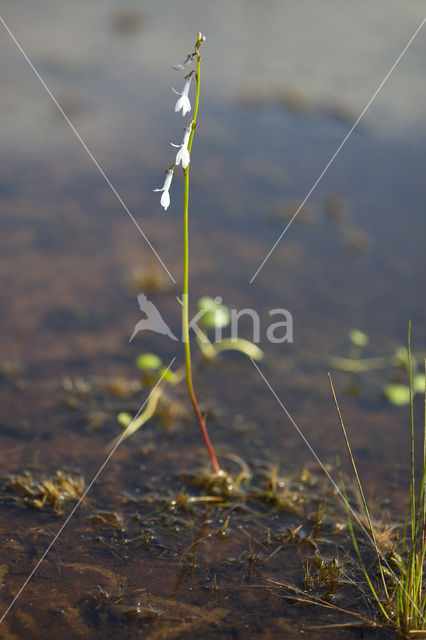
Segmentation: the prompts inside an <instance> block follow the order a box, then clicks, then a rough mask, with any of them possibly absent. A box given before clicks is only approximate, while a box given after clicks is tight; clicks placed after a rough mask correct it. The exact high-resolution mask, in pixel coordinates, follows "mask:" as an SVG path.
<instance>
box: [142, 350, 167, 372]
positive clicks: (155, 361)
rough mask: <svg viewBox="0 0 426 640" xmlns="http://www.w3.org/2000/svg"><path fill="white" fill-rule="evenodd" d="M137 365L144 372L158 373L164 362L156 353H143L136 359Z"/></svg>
mask: <svg viewBox="0 0 426 640" xmlns="http://www.w3.org/2000/svg"><path fill="white" fill-rule="evenodd" d="M135 364H136V366H137V368H138V369H142V371H156V370H157V369H159V368H160V367H161V366H162V364H163V361H162V360H161V358H160V357H159V356H157V355H155V353H141V354H140V355H139V356H138V357H137V358H136V360H135Z"/></svg>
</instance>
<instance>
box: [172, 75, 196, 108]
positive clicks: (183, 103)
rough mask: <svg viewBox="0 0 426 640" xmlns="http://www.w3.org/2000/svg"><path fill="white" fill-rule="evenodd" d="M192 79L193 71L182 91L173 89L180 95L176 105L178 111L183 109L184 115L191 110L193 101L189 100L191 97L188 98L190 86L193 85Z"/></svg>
mask: <svg viewBox="0 0 426 640" xmlns="http://www.w3.org/2000/svg"><path fill="white" fill-rule="evenodd" d="M191 80H192V73H191V74H190V75H189V76H187V78H186V82H185V86H184V88H183V91H182V93H179V91H176V90H175V89H173V87H172V89H173V91H174V92H175V93H176V94H177V95H178V96H180V98H179V100H178V101H177V102H176V105H175V111H176V113H177V112H178V111H180V110H181V109H182V115H183V116H186V114H187V113H188V112H189V111H191V103H190V102H189V98H188V93H189V87H190V86H191Z"/></svg>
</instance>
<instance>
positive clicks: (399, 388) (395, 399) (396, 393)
mask: <svg viewBox="0 0 426 640" xmlns="http://www.w3.org/2000/svg"><path fill="white" fill-rule="evenodd" d="M384 392H385V396H386V398H387V399H388V400H389V402H391V403H392V404H394V405H396V406H397V407H403V406H405V405H407V404H410V387H407V385H405V384H388V385H387V386H386V387H385V388H384Z"/></svg>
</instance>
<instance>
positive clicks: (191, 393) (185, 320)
mask: <svg viewBox="0 0 426 640" xmlns="http://www.w3.org/2000/svg"><path fill="white" fill-rule="evenodd" d="M201 42H202V40H201V39H200V36H199V37H198V40H197V44H196V52H197V76H196V84H197V93H196V98H195V106H194V117H193V120H192V127H191V134H190V137H189V142H188V151H189V152H190V153H191V148H192V141H193V138H194V132H195V127H196V126H197V114H198V105H199V102H200V59H201V56H200V52H199V47H200V45H201ZM184 175H185V195H184V206H183V244H184V257H183V296H182V303H183V304H182V331H183V340H184V345H185V367H186V382H187V386H188V391H189V397H190V399H191V403H192V407H193V409H194V412H195V415H196V418H197V420H198V424H199V425H200V429H201V434H202V436H203V440H204V444H205V445H206V448H207V451H208V454H209V457H210V461H211V463H212V466H213V469H214V472H215V473H219V472H220V466H219V463H218V461H217V458H216V455H215V453H214V451H213V447H212V444H211V442H210V438H209V435H208V433H207V428H206V424H205V421H204V419H203V416H202V415H201V411H200V409H199V407H198V402H197V398H196V396H195V392H194V385H193V382H192V365H191V344H190V341H189V320H188V307H189V165H188V167H187V168H186V169H184Z"/></svg>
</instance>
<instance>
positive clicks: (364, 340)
mask: <svg viewBox="0 0 426 640" xmlns="http://www.w3.org/2000/svg"><path fill="white" fill-rule="evenodd" d="M349 340H350V341H351V342H352V344H355V345H356V346H357V347H365V346H366V345H367V344H368V343H369V341H370V339H369V337H368V336H367V334H366V333H364V332H363V331H360V330H359V329H352V331H350V332H349Z"/></svg>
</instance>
